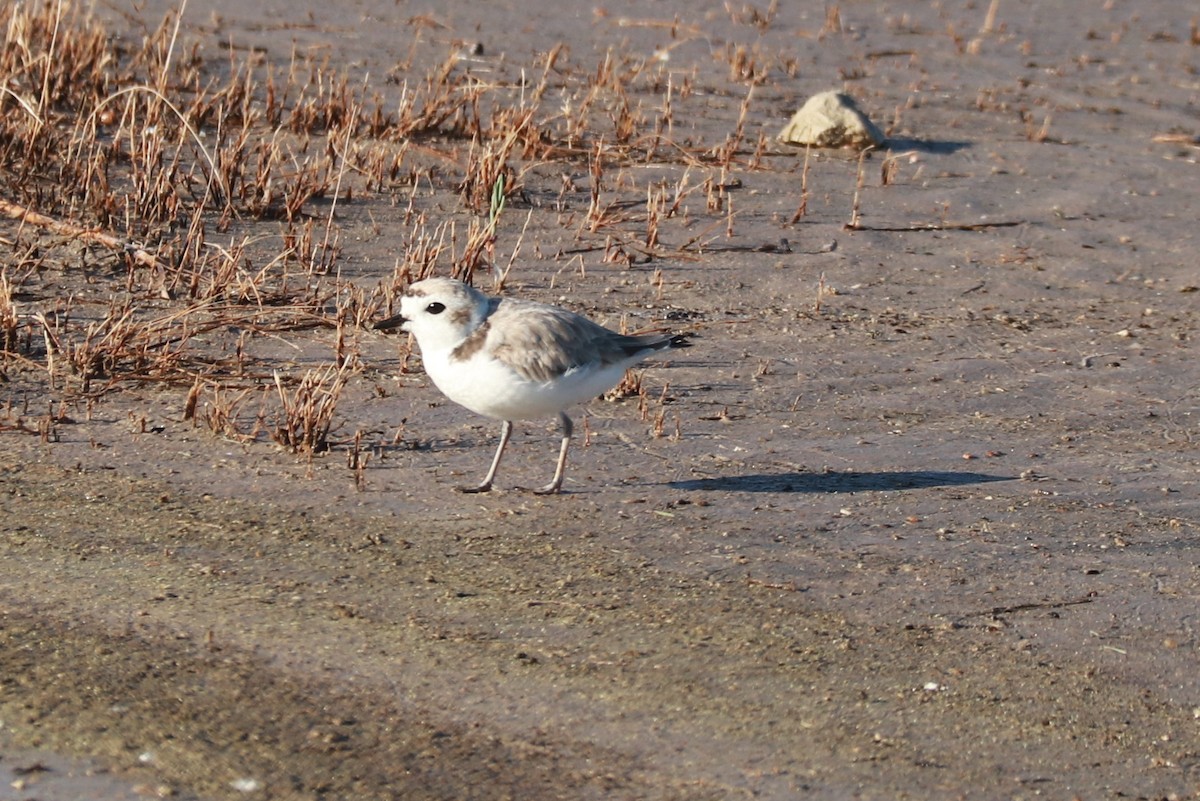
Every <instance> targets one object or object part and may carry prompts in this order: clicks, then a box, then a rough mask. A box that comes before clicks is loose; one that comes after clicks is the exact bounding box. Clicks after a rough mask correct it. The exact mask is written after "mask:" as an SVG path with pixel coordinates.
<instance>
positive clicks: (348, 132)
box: [0, 0, 761, 452]
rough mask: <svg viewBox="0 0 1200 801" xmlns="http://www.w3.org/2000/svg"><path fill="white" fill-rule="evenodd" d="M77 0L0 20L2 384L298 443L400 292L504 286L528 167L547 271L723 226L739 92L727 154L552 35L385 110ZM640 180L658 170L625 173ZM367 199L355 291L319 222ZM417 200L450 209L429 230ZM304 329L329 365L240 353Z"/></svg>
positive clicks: (689, 248)
mask: <svg viewBox="0 0 1200 801" xmlns="http://www.w3.org/2000/svg"><path fill="white" fill-rule="evenodd" d="M86 8H87V7H86V6H85V5H84V4H82V3H77V2H71V0H61V2H49V3H32V4H31V3H20V4H11V3H10V4H4V5H3V6H2V7H0V31H3V36H4V47H3V48H0V213H2V215H3V218H4V219H5V220H7V222H3V225H4V226H5V227H4V228H2V229H0V247H3V248H5V249H6V255H5V256H4V257H3V260H2V267H3V272H2V273H0V346H2V352H3V363H2V368H0V369H3V371H4V375H9V374H11V373H13V372H14V371H20V372H21V373H22V375H23V376H24V383H23V384H22V386H33V385H37V384H38V383H39V382H40V383H41V384H43V385H44V386H45V387H47V388H48V389H49V390H50V391H51V392H52V393H53V394H54V396H55V397H56V398H57V399H58V400H59V401H60V402H66V403H76V402H83V403H86V404H88V405H89V408H90V406H91V405H92V404H94V403H96V402H99V401H101V400H102V399H103V398H104V397H106V396H107V395H109V394H110V393H112V392H115V391H133V390H138V389H140V388H145V387H149V386H158V387H165V388H168V389H170V390H172V391H179V392H181V393H182V394H183V396H184V397H183V399H182V401H181V405H182V406H183V407H184V416H185V418H187V419H192V420H195V421H197V423H199V424H204V425H206V426H207V427H209V428H211V429H212V430H213V431H214V432H216V433H218V434H220V435H223V436H232V437H235V438H238V439H243V440H245V439H250V440H253V439H256V438H258V437H260V436H264V435H265V436H269V437H270V438H272V439H274V440H276V441H278V442H279V443H281V444H283V445H284V446H286V447H288V448H289V449H291V450H294V451H308V452H314V451H320V450H322V449H325V448H328V447H329V446H330V445H331V439H330V437H331V435H332V433H331V432H333V431H335V430H336V428H337V426H336V422H335V409H336V404H337V401H338V398H339V397H340V394H341V392H342V389H343V388H344V387H345V386H346V384H347V382H348V381H349V380H350V379H351V377H352V376H353V375H354V374H355V373H356V372H357V371H359V370H361V369H362V367H361V361H360V360H359V359H358V358H357V344H356V343H357V339H356V337H357V334H356V332H357V331H358V330H360V329H361V327H362V326H363V324H364V322H366V321H368V320H370V319H372V318H373V317H374V316H377V315H378V314H379V313H381V311H382V310H384V309H387V308H390V307H392V306H393V305H394V300H395V297H396V294H397V292H399V291H400V289H401V288H402V287H403V286H404V285H405V284H407V283H408V282H410V281H415V280H419V279H421V278H423V277H426V276H428V275H430V274H432V273H434V272H449V273H450V274H452V275H456V276H458V277H461V278H464V279H465V280H468V281H470V280H475V279H477V277H478V276H479V275H481V274H486V275H490V276H491V277H492V279H493V281H494V283H495V285H496V286H497V287H500V286H502V285H503V283H504V280H505V278H506V277H507V275H508V273H509V271H510V270H511V269H512V267H513V265H514V263H515V261H516V259H517V256H518V254H519V252H520V250H521V247H522V238H523V233H524V230H525V228H526V227H527V226H528V225H529V222H530V219H531V217H532V215H533V214H534V212H535V211H536V210H538V209H539V208H549V205H550V204H549V203H547V202H546V201H544V200H538V199H536V198H535V195H534V194H533V193H531V192H530V191H529V189H528V187H527V183H528V180H529V178H530V175H531V170H533V169H535V168H539V167H545V166H547V165H554V168H555V169H559V170H560V171H561V173H562V175H563V184H562V191H561V192H560V193H559V196H558V198H557V199H555V200H554V201H553V210H554V214H555V215H556V216H557V219H558V221H559V223H560V224H561V225H562V226H563V227H564V228H565V229H566V230H568V231H571V232H573V235H574V236H575V237H576V238H577V239H578V240H579V242H580V247H579V248H578V249H577V250H576V252H575V255H573V256H564V258H573V259H581V256H579V255H578V254H580V253H584V252H591V251H596V252H598V253H599V254H600V258H602V259H603V260H604V261H607V262H614V263H620V264H623V265H625V266H626V267H628V266H632V265H633V264H634V263H635V262H637V261H639V260H641V261H649V260H653V259H661V258H664V257H667V256H668V255H670V256H675V257H684V258H694V257H695V255H696V254H698V253H699V252H700V251H701V250H702V249H703V248H704V247H706V245H707V243H708V242H709V241H711V240H712V239H715V238H719V237H722V236H728V235H729V234H730V233H731V231H732V226H733V219H734V213H733V210H732V199H731V198H730V197H728V196H727V194H726V193H725V190H726V188H727V187H729V186H732V185H733V182H731V181H730V180H729V179H728V177H727V176H728V172H729V171H730V170H731V169H733V168H734V166H735V165H737V164H747V163H749V162H748V160H747V155H746V152H745V150H744V148H743V147H742V143H743V141H744V138H745V133H744V122H745V118H746V111H747V107H748V104H749V100H750V95H747V97H746V101H745V102H744V103H743V104H742V108H741V117H740V119H739V120H738V122H737V125H736V126H735V130H734V132H733V134H732V135H731V136H729V137H727V138H726V140H725V141H724V142H723V143H721V144H718V145H716V146H712V145H709V144H705V143H702V142H693V141H690V140H688V141H683V140H678V139H676V138H675V136H674V133H673V132H674V130H675V127H676V120H675V115H676V114H677V113H680V108H681V106H682V105H683V104H685V103H686V102H688V100H689V98H691V97H692V94H693V85H692V84H693V79H692V78H691V77H688V76H686V75H683V76H680V75H678V74H676V73H671V72H666V71H664V70H663V68H662V67H661V65H660V64H658V63H657V62H654V61H647V60H644V59H643V60H637V59H634V58H631V57H628V56H624V55H620V54H617V53H615V52H611V51H610V52H608V53H606V54H604V56H603V57H602V58H601V60H600V62H599V63H598V64H597V65H596V66H595V67H594V68H592V67H587V66H584V65H579V64H575V63H573V62H572V61H571V57H570V53H569V52H568V51H567V49H566V48H565V47H563V46H561V45H560V46H556V47H554V48H552V49H551V50H550V51H549V52H548V53H547V54H545V55H544V56H543V57H542V58H541V59H539V60H538V61H537V62H536V63H535V64H533V65H532V67H531V68H530V69H529V70H528V75H529V77H528V78H526V77H525V73H526V70H522V78H521V80H520V81H514V80H505V79H503V78H497V77H495V76H491V77H489V78H488V79H487V80H484V79H483V78H482V77H481V76H480V74H478V73H477V72H474V71H473V70H472V69H471V68H470V67H469V65H467V66H464V64H463V61H462V59H461V58H460V57H459V55H458V53H456V52H451V53H450V54H449V55H448V56H447V57H446V58H445V59H444V60H442V61H440V62H435V63H434V66H433V67H432V68H431V69H430V70H429V71H428V72H427V73H424V74H421V73H412V72H411V64H412V63H415V60H412V61H410V64H409V67H410V69H407V70H405V69H401V70H399V71H397V72H395V73H394V74H392V75H391V76H389V89H390V90H391V91H393V93H395V92H398V94H399V97H398V99H396V98H394V97H393V98H392V99H391V100H388V101H386V103H385V101H384V100H382V99H381V97H380V96H377V95H374V94H371V91H372V90H371V88H370V87H368V86H365V85H356V84H354V83H353V82H351V80H350V79H349V78H348V77H347V75H346V74H344V73H341V72H338V71H336V70H332V69H330V68H329V66H328V64H324V63H317V62H313V61H310V60H306V59H304V58H302V57H299V56H295V55H294V56H293V57H292V59H291V61H290V63H287V64H277V63H270V62H268V61H267V60H266V58H265V57H264V56H263V54H261V53H257V52H254V51H241V50H237V49H235V48H234V47H233V46H232V44H231V45H230V46H229V47H228V49H227V51H225V52H222V53H221V54H220V55H219V56H218V57H217V59H216V61H213V60H212V59H211V57H209V56H206V55H205V52H204V49H203V48H202V47H201V46H200V45H199V44H197V43H195V42H189V41H187V34H186V31H185V29H184V27H183V26H182V25H181V20H180V18H179V16H178V15H177V14H174V13H173V14H170V15H168V16H167V17H165V18H164V19H162V20H161V21H160V22H159V23H158V24H157V25H149V26H146V27H145V28H144V29H143V30H142V31H140V32H139V33H138V35H135V36H121V35H114V33H113V32H112V31H110V30H108V29H107V28H105V27H104V26H103V25H102V24H101V23H100V22H99V21H98V20H97V19H96V18H95V17H94V16H92V14H91V13H90V12H89V11H87V10H86ZM181 10H182V9H181ZM738 64H740V66H738V65H736V64H735V65H734V66H733V67H732V68H733V69H734V70H735V71H736V72H739V73H740V74H741V78H740V79H739V80H742V81H744V82H745V83H748V84H750V86H751V87H753V85H754V84H756V83H757V82H759V80H760V78H759V77H758V76H760V73H761V68H760V66H754V65H751V64H750V63H749V61H747V59H745V58H743V59H741V60H740V61H739V62H738ZM753 158H754V159H757V158H758V156H754V157H753ZM647 166H653V167H654V168H655V170H657V171H658V175H659V177H656V178H655V179H653V182H646V183H644V184H639V180H640V179H638V178H636V177H635V176H636V172H635V171H637V170H641V169H643V168H645V167H647ZM572 174H573V175H575V176H577V178H573V177H571V176H572ZM664 174H665V175H667V176H672V175H673V176H674V177H673V178H672V177H662V176H663V175H664ZM577 180H578V181H579V184H576V181H577ZM372 193H373V194H375V195H379V194H383V195H385V196H386V197H387V198H390V200H391V204H392V205H393V206H396V207H399V208H401V209H404V213H403V216H404V225H403V227H402V228H401V229H400V230H399V232H398V233H397V234H396V238H397V240H398V256H397V259H396V268H395V270H394V271H393V272H392V274H391V275H388V276H378V277H376V280H377V284H376V286H375V287H374V288H369V287H367V288H364V287H363V286H362V285H361V284H356V283H352V282H351V281H349V280H347V279H346V278H344V277H343V276H342V271H343V270H342V268H343V262H342V260H343V257H344V242H343V236H342V230H341V226H340V217H339V210H340V207H341V206H342V205H344V204H350V203H353V202H355V201H356V200H357V199H358V198H362V197H364V196H370V195H371V194H372ZM431 193H443V194H442V195H440V196H446V195H449V196H451V197H453V198H456V201H457V203H458V206H459V208H458V210H457V212H456V210H454V209H452V210H450V213H439V214H438V215H437V216H436V217H435V216H434V213H433V210H432V209H431V208H429V207H428V206H427V204H426V203H425V202H424V200H425V198H426V197H428V196H429V195H430V194H431ZM699 195H706V196H707V202H705V201H700V202H699V203H697V204H696V205H697V209H696V210H689V209H688V207H687V203H688V200H689V199H690V198H692V197H698V196H699ZM630 198H632V200H631V199H630ZM441 211H444V209H439V212H441ZM368 213H369V212H368ZM696 216H701V217H704V216H709V217H711V218H712V219H711V220H710V221H709V224H708V225H707V226H704V225H701V226H696V225H695V217H696ZM522 219H523V223H522ZM694 230H699V233H698V234H697V233H694V232H693V231H694ZM680 232H684V235H683V236H682V237H680V235H679V234H680ZM672 234H674V235H675V237H676V241H672ZM505 236H507V237H508V238H507V239H506V240H505V241H504V242H503V245H504V247H501V246H500V244H501V238H502V237H505ZM689 254H690V255H689ZM18 299H20V300H19V301H18ZM314 330H317V331H320V332H322V333H321V336H324V335H325V333H326V332H328V333H330V334H332V338H333V339H334V340H335V341H334V343H333V344H332V348H331V350H332V351H333V353H332V358H331V361H330V363H329V364H328V365H327V366H326V367H318V368H312V369H309V370H306V371H305V372H304V373H302V374H300V375H289V374H288V373H287V372H286V371H284V370H281V369H279V367H278V362H277V359H275V358H274V357H272V356H271V355H268V354H267V353H266V352H265V351H264V350H263V349H260V348H259V347H258V345H259V343H262V342H268V341H274V340H277V339H279V338H283V337H289V338H290V337H295V336H297V335H299V334H301V333H303V332H309V331H314ZM268 421H269V422H268Z"/></svg>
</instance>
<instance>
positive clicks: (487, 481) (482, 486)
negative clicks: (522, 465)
mask: <svg viewBox="0 0 1200 801" xmlns="http://www.w3.org/2000/svg"><path fill="white" fill-rule="evenodd" d="M512 430H513V424H512V421H511V420H505V421H504V423H503V425H501V426H500V445H499V447H497V448H496V455H495V456H493V457H492V466H491V467H489V468H488V471H487V475H486V476H484V477H483V481H481V482H480V483H479V486H476V487H455V489H456V490H458V491H459V492H467V493H475V492H488V491H489V490H491V488H492V479H494V478H495V477H496V468H498V467H499V466H500V457H501V456H503V455H504V448H505V446H506V445H508V440H509V438H510V437H511V436H512Z"/></svg>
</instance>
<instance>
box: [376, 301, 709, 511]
mask: <svg viewBox="0 0 1200 801" xmlns="http://www.w3.org/2000/svg"><path fill="white" fill-rule="evenodd" d="M375 327H376V328H377V329H381V330H385V331H386V330H388V329H392V328H399V329H401V330H402V331H407V332H409V333H411V334H413V335H414V336H415V337H416V338H417V344H418V345H419V346H420V348H421V359H422V361H423V362H424V363H425V372H426V373H428V374H429V377H430V378H431V379H433V383H434V384H436V385H437V387H438V389H440V390H441V391H442V392H443V393H444V394H445V395H446V397H448V398H449V399H450V400H452V401H454V402H455V403H457V404H459V405H460V406H465V407H466V408H468V409H470V410H471V411H473V412H476V413H477V414H481V415H484V416H485V417H491V418H494V419H496V420H501V421H503V425H502V427H501V428H500V445H499V447H498V448H496V455H495V457H493V459H492V466H491V467H490V468H488V471H487V475H486V476H484V477H483V481H482V482H481V483H480V484H479V485H478V486H475V487H460V488H459V491H460V492H487V491H488V490H490V489H491V488H492V480H493V479H494V478H495V477H496V468H497V467H499V466H500V457H501V456H503V455H504V447H505V446H506V445H508V440H509V438H510V437H511V436H512V427H513V424H512V421H513V420H529V419H532V418H537V417H548V416H550V415H554V414H557V415H558V419H559V422H560V423H561V424H562V446H561V448H560V449H559V453H558V464H557V466H556V467H555V469H554V479H553V480H552V481H551V482H550V483H549V484H547V485H546V486H544V487H542V488H541V489H539V490H535V492H537V493H538V494H550V493H553V492H558V490H559V489H560V488H561V487H562V481H563V470H564V469H565V468H566V465H567V447H568V446H569V445H570V442H571V432H572V430H573V429H574V425H573V424H572V423H571V418H570V417H567V415H566V412H565V409H566V408H567V407H569V406H572V405H574V404H576V403H580V402H582V401H585V400H589V399H591V398H594V397H596V396H597V395H600V394H601V393H603V392H606V391H607V390H609V389H611V388H612V387H613V386H615V385H616V383H617V382H618V381H620V380H621V377H622V376H623V375H624V374H625V370H626V369H627V368H629V367H632V366H633V365H635V364H637V363H638V362H640V361H642V360H643V359H645V358H646V357H647V356H649V355H650V354H652V353H656V352H658V351H660V350H667V349H669V348H681V347H687V346H688V344H689V343H688V342H687V341H686V340H685V338H684V336H682V335H680V336H659V335H655V334H650V335H645V336H626V335H624V334H618V333H616V332H615V331H609V330H608V329H607V328H604V327H603V326H600V325H597V324H596V323H593V322H592V321H591V320H588V319H587V318H586V317H581V316H579V315H578V314H575V313H574V312H570V311H567V310H566V309H560V308H558V307H557V306H548V305H546V304H544V303H534V302H533V301H528V300H513V299H509V298H493V297H488V296H487V295H485V294H483V293H482V292H480V291H479V290H477V289H474V288H472V287H469V286H467V285H466V284H464V283H462V282H461V281H455V280H452V279H449V278H427V279H425V280H424V281H418V282H417V283H415V284H413V285H412V286H410V287H409V288H408V291H407V292H405V293H404V297H402V298H401V299H400V314H398V315H396V316H395V317H391V318H388V319H387V320H383V321H382V322H379V323H376V324H375Z"/></svg>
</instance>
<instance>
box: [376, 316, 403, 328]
mask: <svg viewBox="0 0 1200 801" xmlns="http://www.w3.org/2000/svg"><path fill="white" fill-rule="evenodd" d="M407 322H408V320H407V319H405V317H404V315H403V314H397V315H396V316H395V317H389V318H387V319H386V320H380V321H379V322H377V323H375V326H374V328H375V330H376V331H391V330H393V329H396V328H399V327H400V326H402V325H404V324H405V323H407Z"/></svg>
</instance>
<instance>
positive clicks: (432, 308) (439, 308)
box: [425, 301, 446, 314]
mask: <svg viewBox="0 0 1200 801" xmlns="http://www.w3.org/2000/svg"><path fill="white" fill-rule="evenodd" d="M445 310H446V304H445V303H438V302H437V301H434V302H433V303H430V304H429V305H428V306H426V307H425V311H427V312H429V313H430V314H441V313H442V312H444V311H445Z"/></svg>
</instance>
